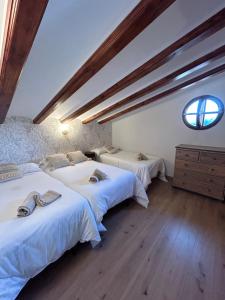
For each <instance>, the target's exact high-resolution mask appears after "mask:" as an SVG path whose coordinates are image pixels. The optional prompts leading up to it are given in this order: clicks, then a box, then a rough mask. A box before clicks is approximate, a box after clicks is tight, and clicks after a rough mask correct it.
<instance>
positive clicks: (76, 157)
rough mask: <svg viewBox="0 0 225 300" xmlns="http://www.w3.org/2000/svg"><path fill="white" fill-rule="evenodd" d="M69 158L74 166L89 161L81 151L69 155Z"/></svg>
mask: <svg viewBox="0 0 225 300" xmlns="http://www.w3.org/2000/svg"><path fill="white" fill-rule="evenodd" d="M67 157H68V158H69V160H70V161H71V162H73V164H78V163H80V162H82V161H87V160H89V158H88V157H87V156H85V155H84V154H83V153H82V152H81V151H74V152H69V153H67Z"/></svg>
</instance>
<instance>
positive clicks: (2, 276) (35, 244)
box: [0, 172, 100, 300]
mask: <svg viewBox="0 0 225 300" xmlns="http://www.w3.org/2000/svg"><path fill="white" fill-rule="evenodd" d="M49 189H53V190H55V191H57V192H59V193H61V194H62V197H61V198H59V199H58V200H57V201H55V202H54V203H52V204H50V205H49V206H46V207H41V208H40V207H36V208H35V210H34V212H33V214H31V215H30V216H28V217H24V218H18V217H16V214H17V207H18V205H19V204H21V202H22V201H23V199H24V198H25V197H26V196H27V194H28V193H29V192H31V191H33V190H35V191H38V192H40V193H44V192H46V191H47V190H49ZM79 241H80V242H85V241H93V242H95V243H97V242H99V241H100V236H99V232H98V230H97V224H96V222H95V217H94V215H93V213H92V211H91V209H90V206H89V203H88V202H87V200H86V199H85V198H83V197H82V196H81V195H80V194H79V193H76V192H74V191H72V190H71V189H68V188H67V187H66V186H65V185H64V184H62V183H61V182H60V181H58V180H56V179H54V178H52V177H50V176H49V175H47V174H45V173H44V172H37V173H33V174H30V175H26V176H24V177H23V178H21V179H17V180H13V181H8V182H5V183H1V184H0V299H1V300H3V299H4V300H11V299H15V298H16V296H17V294H18V293H19V292H20V290H21V289H22V287H23V286H24V285H25V284H26V282H27V281H28V280H29V279H30V278H31V277H34V276H35V275H36V274H38V273H39V272H40V271H41V270H43V269H44V268H45V267H46V266H47V265H48V264H49V263H51V262H53V261H55V260H57V259H58V258H59V257H60V256H61V255H62V254H63V253H64V252H65V251H66V250H68V249H70V248H72V247H73V246H74V245H75V244H76V243H77V242H79Z"/></svg>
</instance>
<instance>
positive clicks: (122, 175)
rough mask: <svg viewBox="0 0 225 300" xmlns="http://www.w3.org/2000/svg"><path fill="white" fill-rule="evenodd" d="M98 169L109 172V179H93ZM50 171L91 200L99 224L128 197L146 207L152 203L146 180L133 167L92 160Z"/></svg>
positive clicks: (49, 172) (52, 174)
mask: <svg viewBox="0 0 225 300" xmlns="http://www.w3.org/2000/svg"><path fill="white" fill-rule="evenodd" d="M96 169H99V170H101V171H103V172H104V173H105V174H107V176H108V177H109V179H106V180H103V181H100V182H98V183H90V182H89V178H90V176H91V175H92V173H93V172H94V170H96ZM48 174H49V175H51V176H53V177H54V178H56V179H58V180H60V181H62V182H63V183H64V184H65V185H66V186H68V187H69V188H71V189H73V190H75V191H77V192H78V193H80V194H81V195H82V196H84V197H85V198H86V199H87V200H88V201H89V203H90V206H91V208H92V210H93V212H94V214H95V218H96V222H97V224H99V222H101V221H102V219H103V216H104V215H105V214H106V212H107V211H108V210H109V209H110V208H112V207H113V206H115V205H117V204H118V203H120V202H122V201H124V200H126V199H128V198H132V197H133V198H134V199H135V200H136V201H137V202H138V203H139V204H140V205H142V206H143V207H147V206H148V202H149V199H148V197H147V195H146V192H145V189H144V186H143V184H142V183H141V182H140V180H139V179H138V178H137V177H136V175H135V174H133V173H132V172H130V171H126V170H122V169H119V168H117V167H114V166H110V165H107V164H103V163H99V162H96V161H92V160H89V161H84V162H80V163H78V164H76V165H75V166H67V167H64V168H59V169H56V170H54V171H48Z"/></svg>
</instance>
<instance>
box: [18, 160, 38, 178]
mask: <svg viewBox="0 0 225 300" xmlns="http://www.w3.org/2000/svg"><path fill="white" fill-rule="evenodd" d="M18 167H19V169H20V170H21V172H22V173H23V174H24V175H25V174H29V173H34V172H39V171H41V169H40V168H39V166H38V165H37V164H35V163H25V164H21V165H19V166H18Z"/></svg>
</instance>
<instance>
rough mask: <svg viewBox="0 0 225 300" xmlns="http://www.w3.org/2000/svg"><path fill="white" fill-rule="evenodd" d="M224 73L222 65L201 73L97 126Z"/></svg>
mask: <svg viewBox="0 0 225 300" xmlns="http://www.w3.org/2000/svg"><path fill="white" fill-rule="evenodd" d="M224 71H225V64H223V65H221V66H219V67H216V68H214V69H212V70H210V71H207V72H205V73H203V74H201V75H199V76H197V77H195V78H192V79H190V80H188V81H185V82H183V83H181V84H179V85H177V86H175V87H173V88H171V89H169V90H166V91H164V92H162V93H160V94H158V95H155V96H153V97H151V98H149V99H147V100H144V101H142V102H140V103H138V104H136V105H133V106H131V107H128V108H127V109H125V110H122V111H120V112H118V113H116V114H114V115H111V116H109V117H107V118H105V119H103V120H101V121H99V122H98V123H99V124H104V123H106V122H109V121H112V120H114V119H116V118H118V117H121V116H124V115H125V114H127V113H129V112H132V111H134V110H137V109H139V108H142V107H144V106H146V105H149V104H151V103H153V102H155V101H157V100H161V99H162V98H164V97H167V96H169V95H171V94H173V93H175V92H177V91H180V90H181V89H183V88H186V87H188V86H189V85H192V84H194V83H197V82H199V81H201V80H203V79H206V78H209V77H211V76H214V75H216V74H219V73H222V72H224Z"/></svg>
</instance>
